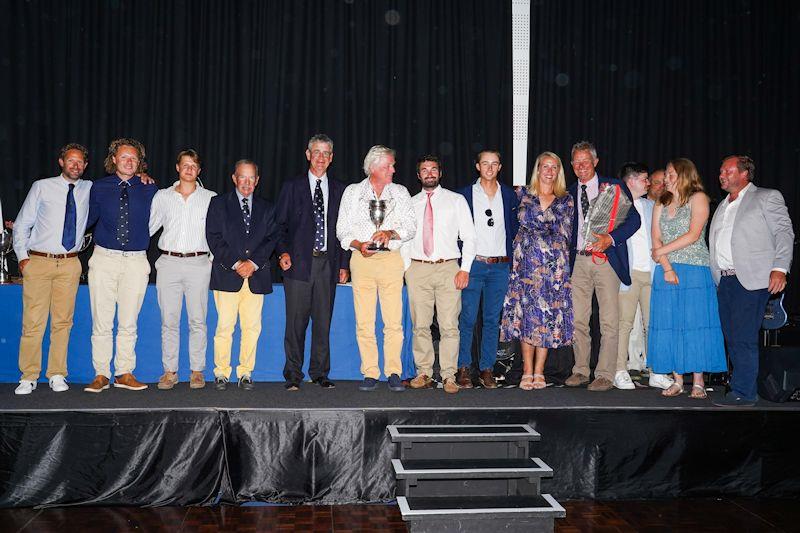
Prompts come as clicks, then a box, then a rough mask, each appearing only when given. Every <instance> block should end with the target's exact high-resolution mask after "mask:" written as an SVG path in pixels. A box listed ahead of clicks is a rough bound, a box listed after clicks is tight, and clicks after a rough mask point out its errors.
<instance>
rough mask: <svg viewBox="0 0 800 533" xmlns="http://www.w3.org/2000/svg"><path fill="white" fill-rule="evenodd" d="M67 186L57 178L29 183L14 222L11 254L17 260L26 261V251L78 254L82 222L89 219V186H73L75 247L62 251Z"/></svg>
mask: <svg viewBox="0 0 800 533" xmlns="http://www.w3.org/2000/svg"><path fill="white" fill-rule="evenodd" d="M69 185H70V182H69V181H67V179H66V178H64V177H63V176H61V175H58V176H55V177H53V178H45V179H41V180H38V181H35V182H33V185H31V190H30V191H29V192H28V196H27V197H26V198H25V202H24V203H23V204H22V209H20V211H19V215H17V219H16V220H15V222H14V252H15V253H16V254H17V259H18V260H19V261H22V260H23V259H28V251H29V250H35V251H37V252H43V253H49V254H65V253H72V252H77V251H78V250H80V247H81V243H82V242H83V234H84V232H85V231H86V220H87V218H88V217H89V193H90V191H91V190H92V182H91V181H87V180H83V179H79V180H78V181H76V182H75V190H74V192H73V195H74V196H75V209H76V215H77V216H76V221H77V224H76V228H75V246H73V247H72V248H71V249H69V250H65V249H64V246H63V245H62V244H61V237H62V236H63V233H64V215H65V213H66V210H67V193H68V192H69Z"/></svg>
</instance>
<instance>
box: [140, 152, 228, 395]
mask: <svg viewBox="0 0 800 533" xmlns="http://www.w3.org/2000/svg"><path fill="white" fill-rule="evenodd" d="M175 170H176V171H177V172H178V181H176V182H175V183H173V184H172V186H171V187H168V188H166V189H162V190H160V191H158V192H157V193H156V195H155V196H154V197H153V203H152V205H151V207H150V235H151V236H152V235H153V234H155V233H156V232H157V231H158V230H159V229H160V228H162V227H163V228H164V231H163V232H162V233H161V237H160V238H159V239H158V248H159V249H160V250H161V257H159V258H158V260H157V261H156V264H155V266H156V271H157V275H156V289H157V291H158V306H159V307H160V308H161V360H162V363H163V365H164V374H163V375H162V376H161V378H160V379H159V380H158V388H159V389H161V390H168V389H171V388H172V387H174V386H175V384H176V383H178V351H179V349H180V324H181V308H182V307H183V299H184V298H186V315H187V317H188V318H189V368H190V370H191V374H190V376H189V387H190V388H192V389H202V388H203V387H205V385H206V382H205V378H204V377H203V371H204V370H205V368H206V345H207V337H208V335H207V328H206V314H207V312H208V285H209V282H210V280H211V261H210V260H209V253H208V243H207V242H206V233H205V228H206V214H207V213H208V204H209V203H210V202H211V198H213V197H214V196H216V195H217V193H215V192H213V191H209V190H207V189H205V188H204V187H203V186H202V185H198V183H197V178H198V176H199V175H200V171H201V164H200V156H199V155H198V154H197V152H196V151H194V150H191V149H190V150H184V151H182V152H180V153H179V154H178V157H177V160H176V163H175Z"/></svg>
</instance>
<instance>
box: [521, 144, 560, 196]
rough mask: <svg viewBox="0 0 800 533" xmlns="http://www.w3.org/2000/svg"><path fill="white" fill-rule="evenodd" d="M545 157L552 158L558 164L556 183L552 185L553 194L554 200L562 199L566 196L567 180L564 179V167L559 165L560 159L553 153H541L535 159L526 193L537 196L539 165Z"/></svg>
mask: <svg viewBox="0 0 800 533" xmlns="http://www.w3.org/2000/svg"><path fill="white" fill-rule="evenodd" d="M545 157H552V158H553V159H555V160H556V162H557V163H558V176H557V177H556V182H555V183H554V184H553V193H554V194H555V195H556V198H562V197H564V196H566V195H567V180H566V178H565V177H564V165H563V164H562V163H561V158H560V157H558V156H557V155H556V154H554V153H553V152H542V153H541V154H539V157H537V158H536V164H534V165H533V173H532V174H531V181H530V183H528V191H529V192H530V193H531V194H532V195H534V196H539V164H540V163H541V162H542V159H544V158H545Z"/></svg>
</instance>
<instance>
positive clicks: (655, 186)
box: [647, 168, 666, 202]
mask: <svg viewBox="0 0 800 533" xmlns="http://www.w3.org/2000/svg"><path fill="white" fill-rule="evenodd" d="M665 190H666V184H665V183H664V169H663V168H659V169H658V170H654V171H653V172H651V173H650V188H649V189H648V190H647V199H648V200H652V201H653V202H657V201H658V200H659V199H660V198H661V195H662V194H664V191H665Z"/></svg>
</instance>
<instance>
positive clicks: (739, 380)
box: [717, 276, 769, 401]
mask: <svg viewBox="0 0 800 533" xmlns="http://www.w3.org/2000/svg"><path fill="white" fill-rule="evenodd" d="M717 298H718V300H719V320H720V323H721V324H722V334H723V335H724V336H725V347H726V348H727V349H728V359H730V363H731V367H732V372H731V382H730V383H731V392H732V393H733V394H734V395H736V396H739V397H741V398H744V399H746V400H748V401H755V400H756V399H757V398H758V394H757V392H756V390H757V387H756V378H757V377H758V332H759V329H760V328H761V322H762V321H763V320H764V309H765V308H766V306H767V300H768V299H769V291H767V289H758V290H755V291H748V290H747V289H745V288H744V287H742V284H741V283H739V280H738V279H737V278H736V276H722V278H720V282H719V287H717Z"/></svg>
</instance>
